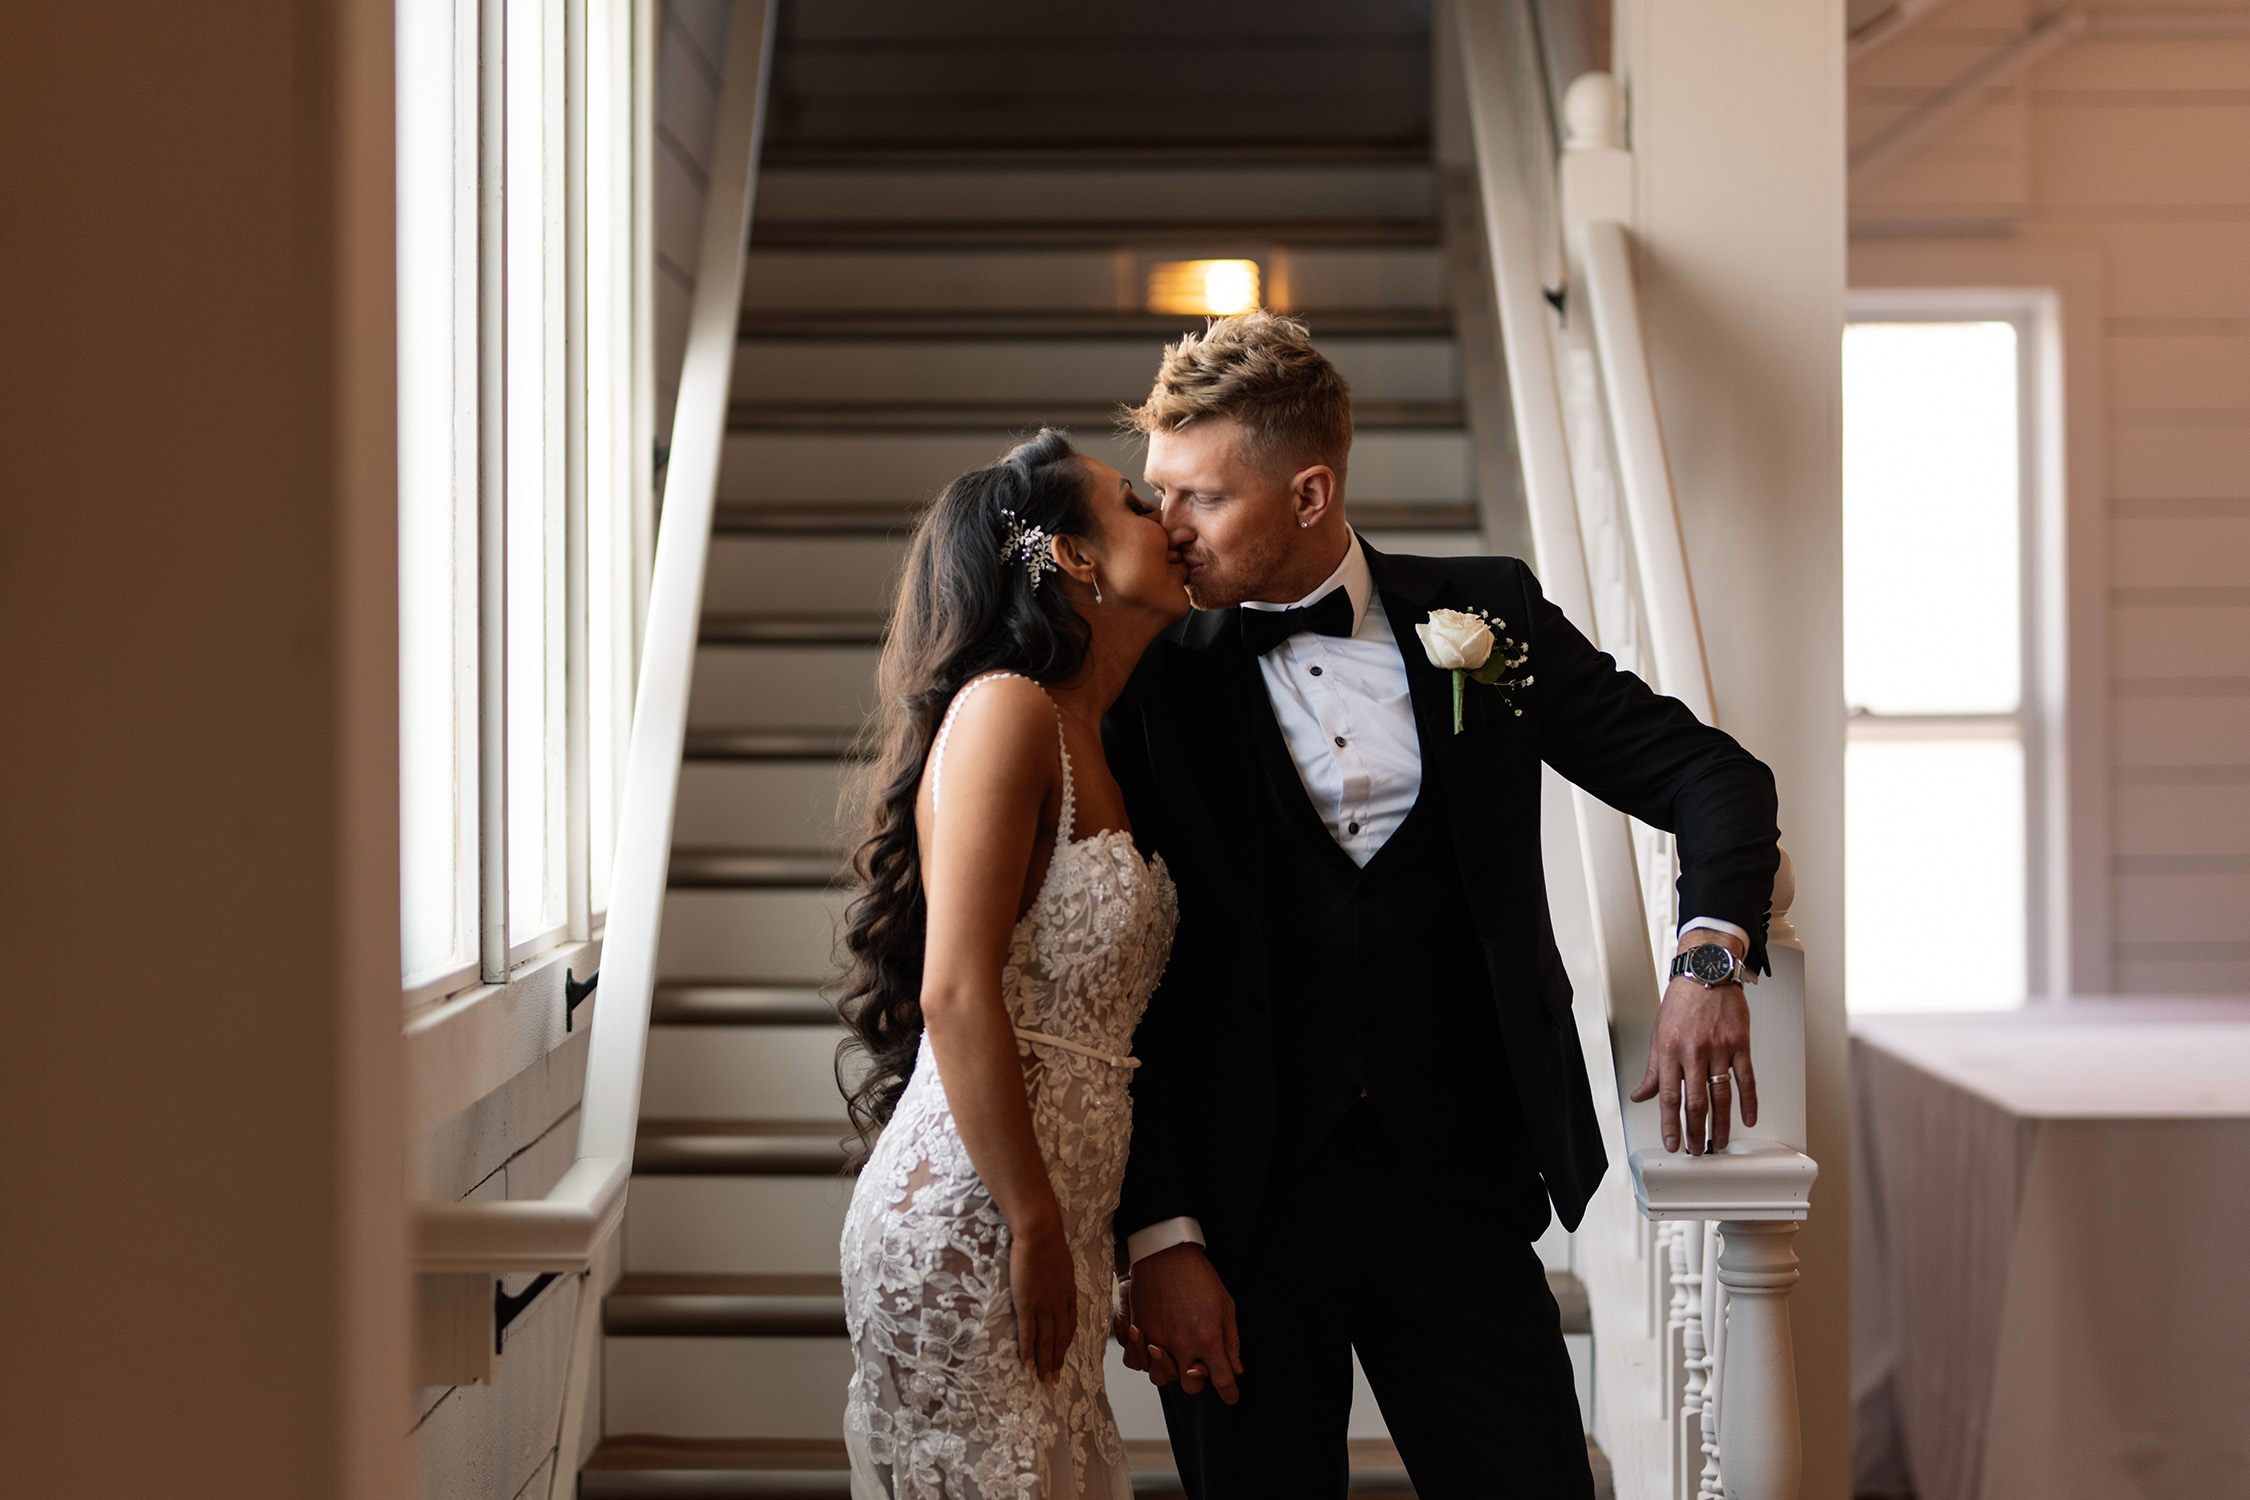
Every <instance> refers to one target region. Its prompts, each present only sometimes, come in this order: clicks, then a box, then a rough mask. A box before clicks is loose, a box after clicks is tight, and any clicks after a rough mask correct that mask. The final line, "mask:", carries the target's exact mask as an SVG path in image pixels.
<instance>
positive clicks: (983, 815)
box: [922, 678, 1078, 1379]
mask: <svg viewBox="0 0 2250 1500" xmlns="http://www.w3.org/2000/svg"><path fill="white" fill-rule="evenodd" d="M1060 775H1061V772H1060V764H1059V759H1058V756H1057V753H1056V740H1055V710H1054V706H1053V704H1052V703H1051V702H1050V701H1049V699H1048V697H1047V695H1046V694H1045V693H1044V692H1042V691H1040V689H1039V688H1038V687H1037V686H1036V685H1035V684H1033V683H1030V682H1027V681H1025V680H1023V679H1021V678H1003V679H1001V680H999V681H996V682H992V683H988V684H986V685H985V686H984V687H982V688H980V689H979V690H978V691H977V693H976V695H975V696H974V697H972V698H971V699H970V700H969V701H968V702H967V703H964V704H963V705H962V706H961V710H960V712H959V713H958V714H957V715H955V717H954V722H953V729H952V734H951V737H950V739H949V741H948V743H947V749H946V755H945V761H944V765H943V790H944V797H943V799H942V801H936V799H935V798H933V795H932V789H931V787H930V785H929V780H930V778H929V777H928V776H925V778H924V788H923V792H922V818H923V827H924V828H926V829H927V830H928V833H929V836H928V837H927V838H926V839H925V840H924V841H923V847H924V848H925V850H926V851H927V856H926V859H925V862H924V865H923V880H924V889H925V891H926V892H927V895H928V904H929V917H928V922H929V929H928V937H927V941H926V943H925V946H924V956H923V963H922V1024H923V1025H924V1027H926V1028H927V1030H928V1032H929V1038H930V1049H931V1051H932V1052H933V1053H934V1054H935V1055H936V1058H937V1066H938V1077H939V1079H940V1081H941V1082H943V1083H944V1085H945V1097H946V1103H947V1104H948V1106H949V1107H950V1108H951V1110H952V1112H953V1121H954V1125H955V1127H956V1128H957V1129H958V1130H959V1131H960V1133H961V1144H962V1145H963V1146H965V1147H966V1148H967V1149H968V1153H969V1162H970V1165H972V1166H974V1167H975V1168H976V1171H977V1176H978V1177H979V1178H980V1179H981V1180H982V1181H983V1183H984V1186H985V1190H986V1191H987V1192H989V1193H990V1194H991V1195H992V1201H993V1205H994V1206H995V1207H997V1208H998V1209H999V1210H1000V1214H1001V1216H1002V1217H1003V1218H1004V1219H1006V1220H1007V1223H1008V1231H1009V1235H1010V1238H1011V1240H1012V1241H1013V1244H1012V1245H1011V1247H1010V1250H1009V1273H1010V1278H1011V1284H1012V1290H1013V1293H1014V1298H1015V1305H1016V1327H1017V1352H1018V1354H1019V1355H1020V1356H1021V1357H1022V1358H1023V1359H1024V1360H1025V1361H1027V1362H1028V1363H1030V1364H1031V1365H1032V1366H1033V1368H1034V1369H1036V1370H1037V1371H1038V1373H1039V1374H1040V1375H1041V1376H1042V1377H1043V1378H1046V1379H1054V1378H1056V1376H1057V1375H1058V1373H1059V1372H1060V1370H1061V1368H1062V1361H1063V1355H1064V1353H1065V1352H1066V1351H1067V1350H1068V1349H1069V1348H1070V1344H1071V1340H1072V1338H1073V1337H1074V1335H1075V1334H1076V1332H1077V1316H1078V1297H1077V1284H1076V1277H1075V1275H1074V1273H1073V1270H1072V1267H1071V1259H1070V1250H1069V1246H1068V1244H1067V1242H1066V1239H1065V1235H1064V1230H1063V1222H1062V1210H1061V1207H1060V1206H1059V1205H1058V1204H1057V1202H1056V1201H1055V1190H1054V1185H1053V1184H1052V1183H1051V1182H1050V1181H1049V1180H1048V1177H1047V1164H1046V1162H1045V1160H1044V1159H1043V1158H1042V1157H1041V1156H1040V1154H1039V1141H1038V1137H1037V1136H1036V1135H1035V1134H1034V1132H1033V1129H1032V1123H1031V1106H1030V1103H1029V1102H1028V1100H1027V1099H1026V1097H1025V1093H1024V1082H1023V1064H1022V1063H1021V1062H1020V1061H1019V1060H1018V1057H1017V1052H1016V1037H1015V1029H1014V1023H1013V1021H1011V1020H1010V1018H1009V1015H1008V1010H1007V1006H1006V1005H1005V1004H1004V1003H1003V1002H1002V1000H1001V997H1000V971H1001V969H1002V967H1003V966H1004V965H1005V964H1006V962H1007V956H1008V943H1009V939H1010V936H1011V935H1012V934H1013V932H1014V930H1015V925H1016V913H1017V911H1018V909H1019V908H1020V907H1021V906H1022V904H1023V898H1024V892H1025V887H1026V885H1027V884H1028V881H1029V876H1030V869H1031V859H1032V854H1033V851H1034V848H1035V846H1036V844H1037V842H1038V836H1039V825H1040V822H1041V818H1042V813H1043V811H1044V810H1045V809H1046V808H1048V807H1050V806H1053V805H1055V804H1056V803H1057V801H1058V800H1059V797H1060V788H1061V781H1060ZM933 802H935V803H936V805H935V806H934V807H933Z"/></svg>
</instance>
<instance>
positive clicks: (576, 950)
mask: <svg viewBox="0 0 2250 1500" xmlns="http://www.w3.org/2000/svg"><path fill="white" fill-rule="evenodd" d="M601 954H602V938H601V934H600V933H599V932H597V933H596V934H595V935H594V937H593V939H592V940H591V941H588V942H583V943H563V944H561V945H560V946H557V947H552V948H548V949H546V950H544V951H543V952H541V953H539V954H538V955H537V956H536V957H534V958H531V959H529V960H527V961H525V962H523V963H521V964H519V965H517V966H516V967H515V968H513V969H512V970H510V971H509V974H508V982H507V983H505V984H479V985H472V986H471V987H470V988H468V989H465V990H462V991H461V992H460V993H458V994H455V995H450V996H447V997H446V998H444V999H441V1000H437V1001H434V1002H430V1003H426V1004H422V1005H415V1006H410V1007H409V1008H408V1010H407V1013H406V1025H405V1029H404V1041H405V1044H406V1129H407V1134H408V1137H409V1138H410V1139H411V1138H413V1137H417V1136H421V1135H423V1134H425V1133H427V1132H428V1131H429V1130H431V1129H433V1128H434V1127H435V1126H437V1125H438V1124H440V1123H442V1122H443V1121H445V1120H447V1119H450V1118H451V1117H452V1116H454V1115H456V1114H459V1113H460V1112H461V1111H462V1110H464V1109H467V1108H468V1107H469V1106H470V1105H472V1104H474V1103H476V1102H477V1101H478V1100H479V1099H482V1098H483V1097H484V1096H485V1095H487V1094H489V1093H491V1092H492V1091H493V1090H494V1089H497V1088H499V1087H500V1086H501V1085H502V1084H504V1083H506V1082H507V1081H508V1080H509V1079H511V1078H513V1077H515V1076H516V1075H517V1074H518V1073H521V1072H522V1071H523V1070H524V1069H526V1068H528V1067H530V1066H531V1065H532V1064H534V1063H536V1062H538V1061H539V1060H540V1059H541V1058H543V1057H545V1056H546V1055H547V1054H548V1053H549V1052H552V1051H553V1050H554V1049H555V1048H557V1047H559V1046H561V1045H562V1044H563V1043H564V1042H566V1041H569V1040H570V1039H571V1036H572V1033H571V1032H570V1031H566V1030H565V1029H564V1024H563V976H564V974H565V972H566V971H567V972H569V973H572V974H575V975H577V976H578V977H579V978H581V979H582V978H584V977H585V976H586V975H588V974H591V973H593V972H594V971H595V970H596V969H598V968H599V967H600V966H601ZM594 1003H595V1002H593V1001H591V1000H590V1001H589V1002H588V1003H587V1004H584V1005H581V1006H579V1007H578V1014H577V1016H576V1017H575V1018H574V1019H573V1020H572V1023H571V1024H572V1026H574V1027H575V1028H576V1030H577V1031H581V1032H583V1031H584V1030H585V1029H586V1025H587V1022H588V1021H589V1020H590V1019H591V1017H592V1015H593V1010H592V1005H593V1004H594Z"/></svg>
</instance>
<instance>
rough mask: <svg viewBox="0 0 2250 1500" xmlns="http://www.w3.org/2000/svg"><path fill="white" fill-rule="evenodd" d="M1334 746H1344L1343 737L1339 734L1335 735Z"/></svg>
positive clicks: (1339, 747)
mask: <svg viewBox="0 0 2250 1500" xmlns="http://www.w3.org/2000/svg"><path fill="white" fill-rule="evenodd" d="M1336 748H1337V749H1339V750H1341V749H1343V748H1344V737H1343V736H1342V735H1340V734H1339V735H1337V736H1336Z"/></svg>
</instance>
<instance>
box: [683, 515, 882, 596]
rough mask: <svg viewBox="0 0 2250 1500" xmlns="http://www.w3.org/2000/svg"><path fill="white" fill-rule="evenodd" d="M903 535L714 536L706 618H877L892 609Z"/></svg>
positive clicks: (707, 570) (705, 576)
mask: <svg viewBox="0 0 2250 1500" xmlns="http://www.w3.org/2000/svg"><path fill="white" fill-rule="evenodd" d="M905 557H906V536H905V533H904V532H899V533H897V534H895V535H891V536H871V537H832V536H818V537H801V536H715V537H713V538H711V558H710V561H709V562H708V563H707V564H706V565H705V567H704V571H703V608H704V611H705V612H706V613H710V614H717V613H724V612H727V611H738V610H739V611H749V612H753V613H758V614H794V613H800V612H801V613H809V614H852V613H866V614H875V613H878V612H880V611H881V610H882V609H884V608H885V607H886V606H887V605H888V604H889V603H890V596H891V589H892V587H893V586H894V584H895V581H896V578H897V574H898V568H899V564H900V563H901V562H903V561H904V560H905Z"/></svg>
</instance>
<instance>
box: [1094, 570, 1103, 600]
mask: <svg viewBox="0 0 2250 1500" xmlns="http://www.w3.org/2000/svg"><path fill="white" fill-rule="evenodd" d="M1094 602H1095V603H1096V604H1099V603H1101V602H1102V575H1101V574H1099V573H1096V574H1095V575H1094Z"/></svg>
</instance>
